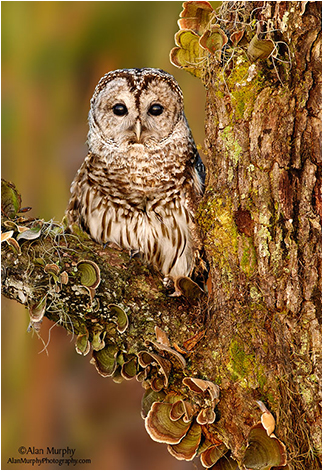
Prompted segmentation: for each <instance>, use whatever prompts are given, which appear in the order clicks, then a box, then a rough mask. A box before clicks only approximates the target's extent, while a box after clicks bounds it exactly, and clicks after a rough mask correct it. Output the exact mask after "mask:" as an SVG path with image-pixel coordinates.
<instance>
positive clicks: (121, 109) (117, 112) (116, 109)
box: [112, 103, 128, 116]
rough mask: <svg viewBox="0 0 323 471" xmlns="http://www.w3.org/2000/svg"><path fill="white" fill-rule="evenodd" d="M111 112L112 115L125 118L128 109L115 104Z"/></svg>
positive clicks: (122, 105) (121, 104) (120, 104)
mask: <svg viewBox="0 0 323 471" xmlns="http://www.w3.org/2000/svg"><path fill="white" fill-rule="evenodd" d="M112 110H113V114H115V115H117V116H125V115H126V114H127V113H128V109H127V107H126V105H124V104H123V103H117V104H116V105H114V106H113V107H112Z"/></svg>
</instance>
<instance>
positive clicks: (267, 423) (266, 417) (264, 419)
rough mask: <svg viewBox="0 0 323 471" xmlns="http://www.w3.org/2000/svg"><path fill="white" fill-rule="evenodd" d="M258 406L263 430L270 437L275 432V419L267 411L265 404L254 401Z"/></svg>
mask: <svg viewBox="0 0 323 471" xmlns="http://www.w3.org/2000/svg"><path fill="white" fill-rule="evenodd" d="M256 403H257V404H258V407H259V408H260V410H261V412H262V414H261V423H262V425H263V427H264V429H265V430H266V432H267V435H268V436H269V437H270V436H271V435H272V433H273V431H274V430H275V425H276V422H275V419H274V416H273V415H272V413H271V412H269V410H268V409H267V407H266V406H265V404H264V403H263V402H262V401H256Z"/></svg>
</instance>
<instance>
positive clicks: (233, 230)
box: [199, 195, 238, 281]
mask: <svg viewBox="0 0 323 471" xmlns="http://www.w3.org/2000/svg"><path fill="white" fill-rule="evenodd" d="M199 224H200V226H201V228H202V230H203V232H204V233H205V234H206V239H205V247H206V249H207V251H208V253H209V254H210V255H211V257H212V258H213V262H214V265H216V266H217V267H218V268H220V269H221V270H222V274H223V276H224V277H225V278H226V279H228V281H230V280H231V279H232V270H231V265H232V262H233V258H235V257H236V254H237V247H238V244H237V238H238V231H237V227H236V225H235V222H234V219H233V214H232V201H231V198H230V197H229V196H224V195H223V196H222V197H219V196H216V195H210V197H209V199H208V200H207V201H205V202H204V203H203V205H202V206H201V207H200V210H199ZM234 263H235V261H234Z"/></svg>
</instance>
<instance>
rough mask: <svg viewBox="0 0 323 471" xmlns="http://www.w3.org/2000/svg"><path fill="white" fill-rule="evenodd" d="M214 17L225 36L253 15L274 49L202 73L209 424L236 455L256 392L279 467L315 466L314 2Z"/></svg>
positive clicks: (232, 10) (317, 55)
mask: <svg viewBox="0 0 323 471" xmlns="http://www.w3.org/2000/svg"><path fill="white" fill-rule="evenodd" d="M259 7H260V8H259ZM257 8H258V9H257ZM221 12H222V15H223V16H222V19H223V20H227V21H228V22H227V23H225V25H226V28H227V29H229V30H230V29H231V31H230V32H231V33H232V32H233V31H234V28H237V27H235V26H234V25H233V21H237V17H238V20H240V21H241V22H243V23H247V22H248V20H247V19H248V18H250V19H251V15H253V16H252V18H256V19H257V21H258V22H259V24H261V22H263V25H267V28H268V25H269V24H270V28H269V29H271V30H274V32H273V33H271V34H268V35H267V36H266V38H271V39H272V40H273V41H274V42H275V41H276V42H277V41H284V42H285V44H282V43H279V44H278V45H277V47H278V51H279V53H280V54H279V55H278V51H277V53H276V55H277V59H275V58H274V56H272V57H271V59H267V60H266V61H265V60H260V61H258V62H255V63H253V64H252V65H250V62H249V61H248V60H247V58H246V55H245V53H244V52H243V51H240V52H239V51H236V53H235V55H234V56H233V57H231V58H230V59H228V58H225V59H224V61H226V62H225V66H224V67H223V65H222V66H214V67H212V68H211V69H210V73H209V75H207V76H206V77H205V79H204V80H205V83H206V89H207V107H206V136H207V147H208V158H207V167H208V185H207V192H206V196H205V199H204V203H203V205H202V208H201V211H200V223H201V225H202V227H203V229H204V231H205V234H206V242H205V246H206V248H207V251H208V255H209V260H210V263H211V273H212V285H213V293H212V301H213V310H212V312H213V317H212V319H213V320H212V327H211V328H210V329H209V330H210V331H211V330H212V331H213V335H214V336H215V337H216V356H215V358H216V361H215V362H214V373H213V375H214V376H213V378H221V382H219V384H221V387H222V388H223V390H222V399H221V403H220V406H219V407H221V420H220V422H219V424H218V426H220V424H221V429H222V430H223V431H225V432H224V434H225V435H226V440H225V442H226V443H227V444H228V445H229V447H230V448H231V449H233V450H235V453H237V452H238V449H239V447H241V443H242V441H243V439H245V438H246V436H247V433H248V427H249V425H250V411H251V408H252V405H251V403H252V399H256V398H259V397H261V398H262V399H263V400H264V402H266V404H267V406H268V407H269V409H270V410H271V411H272V412H274V414H275V415H276V419H277V427H276V435H277V436H278V437H279V438H281V439H282V440H283V441H284V443H285V444H286V445H287V449H288V457H289V463H290V468H292V469H316V468H317V467H318V466H319V462H318V461H317V453H319V450H320V444H321V438H320V430H321V427H320V410H319V401H320V393H319V391H320V378H321V372H320V366H321V361H320V358H321V340H320V318H321V301H320V286H321V285H320V278H321V276H320V275H321V274H320V261H321V221H320V217H321V214H320V211H321V200H320V194H321V193H320V191H321V190H320V185H321V149H320V143H321V134H320V131H321V127H320V126H321V122H320V107H321V90H320V82H321V75H320V74H321V63H320V59H321V35H320V31H321V22H320V16H321V2H224V4H223V7H222V9H221ZM252 12H253V13H252ZM218 16H221V15H220V14H219V15H218ZM269 22H270V23H269ZM263 29H264V30H265V27H263ZM253 34H254V33H253ZM287 45H288V47H289V54H290V57H289V56H288V54H287ZM279 59H283V60H284V61H287V64H286V63H284V62H279ZM218 381H219V380H218ZM224 391H225V399H224V397H223V396H224ZM224 400H225V402H226V404H225V405H224V403H223V402H224Z"/></svg>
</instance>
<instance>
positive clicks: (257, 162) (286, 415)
mask: <svg viewBox="0 0 323 471" xmlns="http://www.w3.org/2000/svg"><path fill="white" fill-rule="evenodd" d="M202 3H203V2H202ZM320 17H321V11H320V2H224V4H223V6H222V7H221V9H220V11H219V12H218V13H217V21H218V23H219V25H220V27H222V28H223V30H225V32H226V34H227V35H228V36H230V35H232V33H234V32H235V31H236V30H238V31H242V30H243V31H244V38H243V39H242V40H241V41H242V43H241V44H240V43H238V44H237V46H236V47H233V46H232V45H231V48H229V49H224V52H223V54H222V58H221V61H218V60H215V59H214V60H212V57H211V58H209V62H208V64H207V67H205V69H204V72H203V74H202V80H203V83H204V85H205V88H206V91H207V104H206V146H207V169H208V178H207V187H206V192H205V196H204V199H203V202H202V204H201V205H200V209H199V215H198V222H199V224H200V226H201V229H202V231H203V233H204V236H205V249H206V251H207V255H208V260H209V263H210V283H209V294H208V297H207V296H205V295H204V296H203V295H200V294H198V293H197V294H196V295H195V293H194V292H193V291H194V287H192V286H190V287H189V293H188V298H190V297H191V299H188V300H186V299H185V298H180V299H173V298H169V297H167V296H166V294H165V292H164V290H163V287H162V283H161V279H160V277H159V275H158V274H157V273H154V272H153V271H152V270H150V269H148V268H147V267H145V266H143V265H142V264H141V263H140V262H138V261H136V260H129V256H128V254H125V253H124V252H120V251H118V250H115V249H111V248H108V249H103V248H101V247H99V246H98V245H96V244H95V243H93V242H92V241H90V240H89V239H87V238H84V235H82V234H81V233H80V234H79V236H78V237H77V236H72V235H70V234H68V233H66V231H65V230H64V226H63V225H62V224H50V223H44V222H43V221H29V220H28V219H24V218H19V217H18V216H17V211H16V210H13V213H11V217H5V221H4V224H5V231H6V232H10V231H11V230H13V234H11V237H9V235H10V234H9V235H8V238H9V239H10V240H8V243H9V244H11V245H4V249H3V255H2V261H3V263H2V265H3V273H4V275H3V277H2V289H3V293H4V295H5V296H7V297H9V298H12V299H15V300H17V301H18V302H20V303H22V304H25V305H27V306H28V307H29V310H30V314H31V319H32V323H33V326H34V328H36V329H37V328H38V327H39V323H40V322H41V318H42V315H46V316H47V317H49V318H50V319H51V320H53V321H54V322H59V323H61V324H62V325H63V327H65V328H66V329H67V330H69V331H71V332H73V333H74V334H75V336H76V344H77V349H78V352H79V353H83V354H86V353H87V352H88V347H89V346H90V344H91V346H92V355H93V358H94V360H93V361H94V363H95V364H96V366H97V368H98V370H99V372H100V373H101V374H103V375H105V376H113V377H114V380H115V381H121V380H122V378H124V377H126V376H127V374H130V373H129V371H130V370H126V368H125V367H124V365H125V364H128V362H129V364H130V362H131V361H133V362H134V364H135V366H134V369H133V370H132V373H131V374H130V376H135V375H137V376H139V377H138V379H141V380H142V381H143V385H144V387H145V388H146V394H145V397H147V395H148V394H147V392H151V385H152V382H153V381H154V380H155V379H156V378H158V381H160V378H161V381H162V387H161V388H160V390H159V391H156V394H157V395H156V396H154V399H149V400H150V401H151V404H152V403H153V402H154V401H155V402H156V403H159V402H161V403H162V402H163V401H165V395H166V398H169V394H170V395H172V394H173V395H175V394H176V395H177V396H178V397H181V398H182V399H183V400H185V401H186V400H187V401H190V403H191V404H192V405H193V408H195V409H194V410H195V412H194V413H197V411H198V410H200V409H201V408H202V409H203V408H205V407H206V406H207V405H210V400H209V398H206V397H205V393H203V394H201V395H200V396H201V397H199V398H196V396H195V395H194V394H195V393H193V392H192V390H191V389H190V388H188V387H187V385H185V384H184V383H183V379H184V378H187V377H189V378H200V379H201V378H202V379H204V380H208V381H211V382H213V383H215V384H217V385H218V386H219V387H220V397H219V402H218V400H215V401H213V402H212V401H211V402H212V404H211V405H212V406H213V408H214V406H215V405H216V420H215V421H214V422H212V421H209V423H206V424H204V425H202V426H201V429H202V436H203V439H202V441H201V443H202V444H203V443H204V445H205V444H206V443H207V442H208V445H210V444H212V445H214V446H217V447H223V448H218V449H222V450H224V452H226V453H227V454H226V457H227V458H228V457H229V456H231V457H232V459H234V460H235V461H234V462H233V461H232V460H231V461H230V463H231V466H237V467H239V468H240V469H243V467H244V466H246V467H249V468H251V469H257V466H258V467H259V466H260V465H257V464H251V465H250V463H249V465H248V463H247V461H246V453H247V451H246V449H247V450H248V448H247V447H248V445H249V447H250V446H251V438H250V437H251V435H250V434H251V430H256V429H255V428H254V426H255V425H256V424H257V423H258V422H259V421H260V416H261V413H260V411H259V409H258V408H257V405H256V402H255V401H256V400H261V401H262V402H263V403H265V404H266V406H267V408H268V409H269V410H270V411H271V412H272V414H273V415H274V416H275V418H276V428H275V435H276V436H277V437H278V438H279V440H280V441H282V442H283V443H284V444H285V446H286V449H287V465H286V468H288V469H319V468H320V445H321V438H320V430H321V428H320V411H319V401H320V380H321V372H320V365H321V363H320V355H321V340H320V334H321V331H320V312H321V303H320V286H321V285H320V280H321V273H320V260H321V220H320V216H321V215H320V210H321V202H320V184H321V163H320V156H321V152H320V142H321V140H320V139H321V138H320V103H321V95H320V79H321V75H320V73H321V64H320V58H321V36H320V28H321V23H320ZM256 28H258V30H257V31H256ZM256 33H257V36H258V39H259V40H261V39H266V40H271V41H272V42H273V43H274V44H275V47H276V49H275V50H274V51H273V53H272V55H271V56H268V57H267V58H265V59H260V60H257V61H255V60H254V61H252V60H251V59H250V50H249V49H248V44H250V42H251V40H252V38H253V37H254V36H255V34H256ZM248 50H249V57H248ZM246 51H247V53H246ZM281 60H283V61H284V62H281ZM3 199H4V198H3ZM9 199H10V198H9ZM6 201H7V197H5V202H6ZM10 201H11V200H10ZM12 206H14V204H13V203H12V202H11V203H10V202H9V203H8V204H5V208H4V209H5V213H6V215H7V216H8V207H9V213H10V208H11V207H12ZM13 222H14V224H15V225H13ZM20 226H25V227H28V228H30V227H33V228H34V229H33V230H34V232H35V233H37V227H38V228H40V227H41V230H39V233H37V234H38V236H37V237H36V238H34V239H33V240H28V239H20V240H19V241H18V244H20V245H19V246H18V247H17V242H12V239H17V238H18V233H19V231H20V230H21V229H19V227H20ZM23 234H24V233H23V232H22V235H23ZM20 251H21V254H20ZM82 260H83V261H84V260H85V261H86V263H85V265H86V267H85V272H86V273H87V272H88V271H89V272H91V273H92V272H93V271H94V272H95V271H96V273H97V275H98V273H99V277H100V280H99V279H98V276H97V275H96V276H97V278H95V274H94V279H91V281H88V280H87V279H86V277H87V275H86V274H84V270H83V269H81V267H82V264H80V262H81V261H82ZM93 262H95V264H96V265H97V267H95V265H93ZM53 265H56V267H57V268H55V266H53ZM83 265H84V263H83ZM83 268H84V266H83ZM91 273H90V274H91ZM84 276H85V278H84ZM91 276H92V275H91ZM99 281H100V282H99ZM98 282H99V284H97V283H98ZM192 290H193V291H192ZM115 306H117V308H116V307H115ZM116 309H117V311H116ZM118 309H121V311H122V312H123V313H125V314H126V315H127V317H128V318H129V326H128V328H127V329H126V330H125V331H122V328H121V327H120V325H119V324H118V319H117V317H118V312H119V311H118ZM204 321H205V322H204ZM156 326H158V327H159V328H160V329H162V330H163V331H165V332H166V334H167V335H168V337H169V340H170V348H171V350H172V351H167V349H166V350H162V349H161V347H160V340H159V344H158V345H156V330H155V328H156ZM143 351H145V352H150V353H152V354H153V355H156V352H157V353H158V354H159V355H160V356H162V357H163V358H164V359H166V360H167V361H168V362H170V364H171V373H169V374H168V375H165V374H164V375H163V374H161V373H160V370H159V371H158V372H157V373H156V372H155V370H154V366H152V365H153V363H151V364H150V365H148V366H143V365H145V361H144V360H143V358H142V357H141V359H140V361H139V360H138V357H140V355H141V353H140V352H143ZM100 352H101V353H100ZM102 352H104V353H105V357H104V355H103V356H102ZM161 352H162V353H161ZM174 352H175V353H174ZM176 354H177V357H176ZM178 354H179V355H180V356H179V357H178ZM100 355H101V356H100ZM181 356H182V358H185V366H183V364H181V365H179V363H178V362H179V358H180V359H181ZM103 357H104V358H103ZM180 361H181V360H180ZM111 365H112V366H111ZM166 376H167V379H166V380H165V378H166ZM156 389H157V390H158V387H157V388H156ZM148 402H149V401H148ZM166 402H167V401H166ZM151 404H149V407H148V406H143V409H145V407H146V409H147V410H144V411H143V414H144V415H147V414H148V411H149V409H150V410H151V408H150V407H151ZM193 421H195V418H194V419H193ZM194 424H196V422H194ZM203 440H204V442H203ZM204 445H203V446H204ZM172 450H173V449H172ZM172 450H170V451H171V452H172ZM202 452H203V449H202V445H200V449H199V453H202ZM224 452H223V453H224ZM223 453H222V454H223ZM270 453H271V452H270ZM270 453H269V454H270ZM219 456H221V453H220V455H219ZM215 461H216V460H215ZM215 461H214V460H213V462H215ZM215 466H216V465H215ZM219 466H220V465H219ZM222 466H223V463H222ZM268 466H269V465H268ZM268 466H267V469H268ZM272 466H274V465H272ZM260 467H261V466H260ZM263 467H264V466H263ZM269 467H271V466H269ZM239 468H237V469H239ZM219 469H220V468H219ZM232 469H234V468H232Z"/></svg>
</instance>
